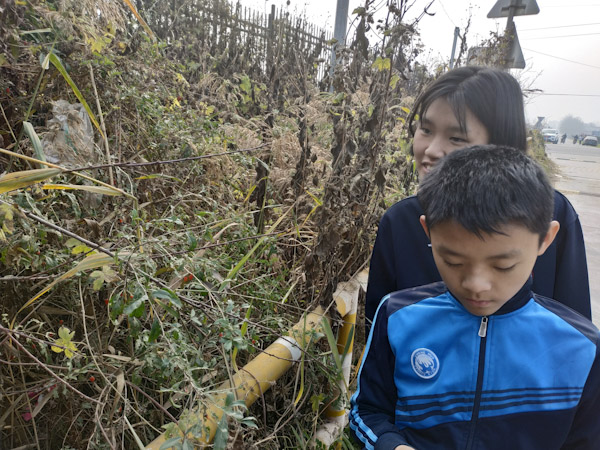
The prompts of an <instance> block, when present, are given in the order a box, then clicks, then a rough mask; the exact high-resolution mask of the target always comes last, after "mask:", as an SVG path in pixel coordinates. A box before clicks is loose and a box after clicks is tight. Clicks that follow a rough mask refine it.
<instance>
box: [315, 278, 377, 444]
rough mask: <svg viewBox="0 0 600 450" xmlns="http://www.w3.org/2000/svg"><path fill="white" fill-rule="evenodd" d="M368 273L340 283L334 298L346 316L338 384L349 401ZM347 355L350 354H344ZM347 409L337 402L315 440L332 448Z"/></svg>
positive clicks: (340, 335)
mask: <svg viewBox="0 0 600 450" xmlns="http://www.w3.org/2000/svg"><path fill="white" fill-rule="evenodd" d="M368 278H369V272H368V270H363V271H362V272H360V273H358V274H357V275H356V276H354V277H352V279H351V280H349V281H347V282H345V283H339V284H338V287H337V289H336V291H335V292H334V294H333V299H334V301H335V304H336V308H337V310H338V312H339V313H340V315H341V316H342V326H341V327H340V329H339V330H338V339H337V351H338V354H339V355H340V356H342V357H343V360H342V374H343V378H342V379H341V380H340V381H339V382H338V385H337V389H338V391H339V397H346V398H347V397H348V386H349V384H350V371H351V366H352V349H353V347H354V334H355V329H356V313H357V310H358V297H359V294H360V290H361V288H362V289H363V290H364V291H366V290H367V280H368ZM344 351H346V353H345V354H344ZM347 413H348V411H347V409H346V405H345V404H344V402H335V403H332V404H331V405H329V407H328V408H327V409H326V410H325V413H324V415H325V417H326V418H327V420H326V421H325V423H324V424H323V425H322V426H321V427H319V429H318V430H317V432H316V433H315V440H316V441H319V442H321V443H322V444H324V445H325V447H326V448H329V447H330V446H331V445H332V444H333V443H334V442H335V441H336V439H338V438H339V436H340V435H341V433H342V431H343V429H344V427H345V426H346V424H347V421H348V417H347Z"/></svg>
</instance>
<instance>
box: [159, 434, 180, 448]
mask: <svg viewBox="0 0 600 450" xmlns="http://www.w3.org/2000/svg"><path fill="white" fill-rule="evenodd" d="M181 439H182V438H181V437H179V436H178V437H174V438H171V439H169V440H168V441H165V442H163V444H162V445H161V446H160V448H159V449H158V450H169V449H171V448H176V449H180V448H181Z"/></svg>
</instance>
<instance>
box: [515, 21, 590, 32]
mask: <svg viewBox="0 0 600 450" xmlns="http://www.w3.org/2000/svg"><path fill="white" fill-rule="evenodd" d="M589 25H600V22H594V23H580V24H575V25H559V26H556V27H542V28H525V29H523V30H519V33H520V32H522V31H537V30H554V29H555V28H573V27H587V26H589Z"/></svg>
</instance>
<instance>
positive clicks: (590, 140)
mask: <svg viewBox="0 0 600 450" xmlns="http://www.w3.org/2000/svg"><path fill="white" fill-rule="evenodd" d="M581 145H590V146H592V147H597V146H598V138H597V137H596V136H586V137H585V138H584V139H583V142H582V143H581Z"/></svg>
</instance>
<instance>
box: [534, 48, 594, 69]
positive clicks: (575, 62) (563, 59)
mask: <svg viewBox="0 0 600 450" xmlns="http://www.w3.org/2000/svg"><path fill="white" fill-rule="evenodd" d="M523 50H527V51H528V52H532V53H537V54H539V55H544V56H548V57H549V58H555V59H560V60H561V61H567V62H570V63H573V64H579V65H581V66H586V67H591V68H593V69H600V67H599V66H592V65H591V64H585V63H582V62H579V61H573V60H571V59H566V58H561V57H560V56H554V55H549V54H548V53H542V52H538V51H536V50H531V49H529V48H524V49H523Z"/></svg>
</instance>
